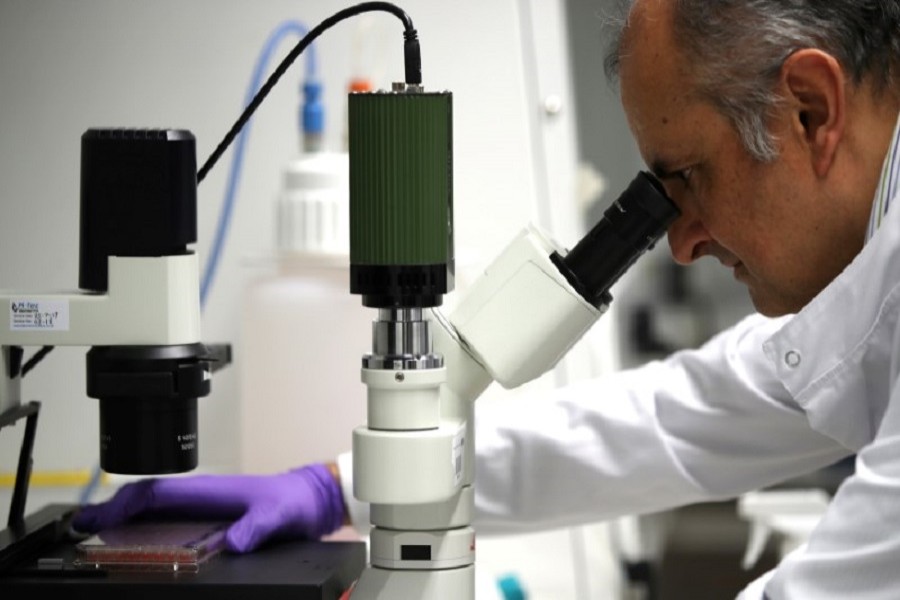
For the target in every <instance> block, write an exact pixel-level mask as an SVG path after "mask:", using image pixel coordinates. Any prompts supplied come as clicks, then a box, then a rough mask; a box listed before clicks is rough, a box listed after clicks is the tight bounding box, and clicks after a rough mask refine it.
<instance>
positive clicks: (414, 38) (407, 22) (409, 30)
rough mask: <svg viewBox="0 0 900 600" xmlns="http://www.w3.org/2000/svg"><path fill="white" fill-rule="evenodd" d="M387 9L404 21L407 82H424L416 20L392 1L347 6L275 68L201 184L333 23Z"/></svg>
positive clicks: (199, 173)
mask: <svg viewBox="0 0 900 600" xmlns="http://www.w3.org/2000/svg"><path fill="white" fill-rule="evenodd" d="M376 10H380V11H386V12H389V13H391V14H393V15H395V16H396V17H397V18H399V19H400V20H401V21H403V29H404V31H403V55H404V62H405V65H404V66H405V69H406V73H405V74H406V83H410V84H416V85H418V84H421V83H422V60H421V53H420V51H419V34H418V33H417V32H416V29H415V27H413V22H412V19H410V18H409V15H407V14H406V13H405V12H404V11H403V10H402V9H401V8H400V7H398V6H395V5H394V4H391V3H390V2H362V3H360V4H357V5H355V6H351V7H349V8H345V9H344V10H341V11H338V12H336V13H335V14H334V15H332V16H330V17H328V18H327V19H325V20H324V21H322V22H321V23H319V24H318V25H316V26H315V27H314V28H313V29H311V30H310V31H309V33H307V34H306V35H305V36H303V39H302V40H300V41H299V42H298V43H297V45H296V46H294V48H293V49H292V50H291V51H290V52H289V53H288V55H287V56H286V57H285V58H284V60H282V61H281V63H280V64H279V65H278V67H276V68H275V71H274V72H273V73H272V74H271V75H270V76H269V78H268V79H267V80H266V82H265V83H264V84H263V85H262V87H261V88H259V91H258V92H257V93H256V95H255V96H254V97H253V100H251V101H250V104H248V105H247V107H246V108H245V109H244V112H242V113H241V116H240V117H238V120H237V121H235V123H234V125H232V126H231V129H230V130H229V131H228V133H227V134H225V137H224V138H223V139H222V141H221V142H219V145H218V146H216V149H215V150H213V153H212V154H210V156H209V158H207V159H206V162H205V163H204V164H203V166H202V167H200V170H199V171H197V183H198V184H199V183H200V182H201V181H203V178H204V177H206V174H207V173H209V171H210V169H212V168H213V166H214V165H215V164H216V162H217V161H218V160H219V158H220V157H221V156H222V154H223V153H224V152H225V150H226V149H227V148H228V146H229V145H231V142H232V141H234V138H235V137H237V134H238V133H240V131H241V129H243V127H244V125H246V124H247V121H249V120H250V117H251V116H252V115H253V113H254V112H255V111H256V109H257V108H258V107H259V105H260V104H262V101H263V100H264V99H265V97H266V96H267V95H268V94H269V92H270V91H271V90H272V88H273V87H275V84H276V83H278V80H279V79H280V78H281V76H282V75H284V73H285V71H287V70H288V67H290V66H291V64H292V63H293V62H294V61H295V60H296V59H297V57H298V56H300V54H301V53H302V52H303V51H304V50H305V49H306V47H307V46H309V45H310V44H311V43H312V41H313V40H314V39H316V38H317V37H319V35H321V34H322V32H324V31H325V30H326V29H328V28H330V27H331V26H333V25H336V24H337V23H339V22H341V21H343V20H344V19H347V18H349V17H353V16H356V15H359V14H362V13H364V12H371V11H376Z"/></svg>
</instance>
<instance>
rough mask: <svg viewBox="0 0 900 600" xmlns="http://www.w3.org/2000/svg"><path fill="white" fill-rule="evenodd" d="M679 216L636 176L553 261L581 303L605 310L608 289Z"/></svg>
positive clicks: (647, 178) (651, 181)
mask: <svg viewBox="0 0 900 600" xmlns="http://www.w3.org/2000/svg"><path fill="white" fill-rule="evenodd" d="M679 214H681V213H680V211H679V210H678V208H677V207H676V206H675V204H674V203H673V202H672V200H671V199H669V197H668V196H667V195H666V193H665V190H664V189H663V188H662V185H660V183H659V182H658V181H657V180H656V179H655V178H654V177H653V176H652V175H650V174H649V173H646V172H643V171H641V172H640V173H638V175H637V176H636V177H635V178H634V179H633V180H632V181H631V183H630V184H629V186H628V188H626V190H625V191H624V192H622V195H621V196H619V197H618V199H616V200H615V201H614V202H613V203H612V205H610V207H609V208H607V209H606V211H605V212H604V213H603V218H601V219H600V221H599V222H598V223H597V224H596V225H595V226H594V227H593V229H591V230H590V231H589V232H588V234H587V235H586V236H584V238H582V239H581V241H579V242H578V244H576V245H575V247H574V248H572V250H570V251H569V252H568V253H567V254H566V255H565V256H564V257H561V256H559V255H558V254H555V255H554V256H552V259H553V261H554V263H555V264H556V266H557V267H558V268H559V269H560V271H561V272H562V273H563V275H565V277H566V279H567V280H568V281H569V283H570V284H572V287H574V288H575V289H576V290H577V291H578V293H579V294H581V296H582V297H583V298H584V299H585V300H587V301H588V302H590V303H591V304H592V305H594V306H598V307H599V306H601V305H605V304H609V303H610V302H611V301H612V296H611V295H610V293H609V289H610V288H611V287H612V285H613V284H614V283H615V282H616V281H618V279H619V277H621V276H622V274H623V273H625V271H627V270H628V268H629V267H630V266H631V265H632V264H633V263H634V261H636V260H637V259H638V257H639V256H641V255H642V254H643V253H644V252H646V251H647V250H649V249H650V248H652V247H653V245H654V244H655V243H656V242H657V241H658V240H659V238H660V237H662V235H663V234H664V233H665V232H666V229H667V228H668V227H669V225H671V224H672V222H673V221H674V220H675V219H676V218H678V216H679Z"/></svg>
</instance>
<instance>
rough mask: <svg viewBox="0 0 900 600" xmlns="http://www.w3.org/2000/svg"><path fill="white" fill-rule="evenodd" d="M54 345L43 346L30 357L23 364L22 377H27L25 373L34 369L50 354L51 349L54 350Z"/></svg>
mask: <svg viewBox="0 0 900 600" xmlns="http://www.w3.org/2000/svg"><path fill="white" fill-rule="evenodd" d="M53 348H54V347H53V346H43V347H42V348H41V349H40V350H38V351H37V352H35V353H34V355H32V357H31V358H29V359H28V362H26V363H25V364H24V365H22V371H21V372H20V376H21V377H25V375H26V374H27V373H28V371H30V370H31V369H33V368H34V367H35V366H36V365H37V364H38V363H39V362H41V360H42V359H43V358H44V357H45V356H47V355H48V354H50V351H51V350H53Z"/></svg>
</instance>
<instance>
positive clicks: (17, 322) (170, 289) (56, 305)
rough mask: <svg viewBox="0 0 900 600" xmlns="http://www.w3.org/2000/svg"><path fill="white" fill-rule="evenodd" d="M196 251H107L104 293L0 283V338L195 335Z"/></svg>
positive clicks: (19, 341) (99, 341) (171, 339)
mask: <svg viewBox="0 0 900 600" xmlns="http://www.w3.org/2000/svg"><path fill="white" fill-rule="evenodd" d="M197 290H199V276H198V267H197V255H196V254H193V253H190V254H183V255H176V256H162V257H121V256H111V257H110V258H109V290H108V292H107V293H94V292H84V291H75V292H70V293H32V292H14V291H6V290H0V306H3V307H4V308H5V312H6V313H7V318H8V326H7V327H5V328H2V329H0V345H3V346H7V345H18V346H44V345H52V346H112V345H122V346H125V345H173V344H191V343H196V342H199V341H200V302H199V293H198V291H197Z"/></svg>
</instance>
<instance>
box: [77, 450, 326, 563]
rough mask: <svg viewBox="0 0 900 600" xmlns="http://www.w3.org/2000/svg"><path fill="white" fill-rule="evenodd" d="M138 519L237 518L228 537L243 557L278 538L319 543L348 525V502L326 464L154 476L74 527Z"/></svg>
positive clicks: (88, 509) (90, 511)
mask: <svg viewBox="0 0 900 600" xmlns="http://www.w3.org/2000/svg"><path fill="white" fill-rule="evenodd" d="M137 515H169V516H176V515H177V516H180V517H192V518H203V519H237V521H235V522H234V523H233V524H232V525H231V526H230V527H229V528H228V531H227V533H226V536H225V540H226V542H225V543H226V548H228V549H229V550H231V551H233V552H239V553H244V552H250V551H252V550H255V549H256V548H258V547H259V546H260V545H261V544H262V543H263V542H265V541H267V540H270V539H273V538H288V537H292V538H305V539H318V538H320V537H322V536H323V535H327V534H329V533H331V532H333V531H335V530H336V529H338V528H339V527H340V526H341V525H342V523H343V521H344V501H343V494H342V493H341V488H340V485H339V484H338V482H337V480H336V478H335V477H334V475H332V473H331V471H330V470H329V469H328V467H327V466H325V465H323V464H314V465H308V466H305V467H300V468H298V469H293V470H291V471H288V472H286V473H279V474H275V475H196V476H188V477H172V478H150V479H144V480H141V481H136V482H132V483H127V484H125V485H123V486H122V487H121V488H120V489H119V490H118V491H117V492H116V493H115V495H113V497H112V498H110V499H109V500H107V501H106V502H102V503H100V504H93V505H87V506H84V507H82V508H81V509H80V510H79V511H78V512H77V513H76V515H75V518H74V519H73V521H72V526H73V528H75V529H76V530H78V531H81V532H85V533H96V532H98V531H102V530H104V529H109V528H110V527H115V526H116V525H120V524H122V523H124V522H126V521H127V520H129V519H130V518H132V517H135V516H137Z"/></svg>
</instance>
